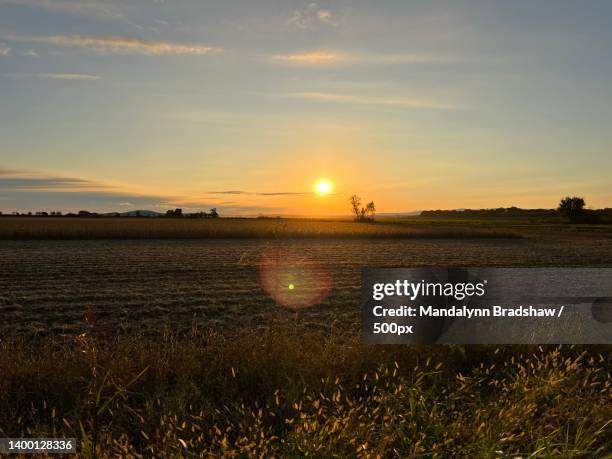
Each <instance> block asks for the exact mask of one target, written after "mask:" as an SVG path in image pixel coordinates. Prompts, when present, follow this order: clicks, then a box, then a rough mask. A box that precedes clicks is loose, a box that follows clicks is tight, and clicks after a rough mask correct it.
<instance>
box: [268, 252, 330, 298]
mask: <svg viewBox="0 0 612 459" xmlns="http://www.w3.org/2000/svg"><path fill="white" fill-rule="evenodd" d="M260 276H261V284H262V287H263V289H264V290H265V291H266V292H267V293H268V295H270V296H271V297H272V299H273V300H274V301H275V302H276V303H277V304H279V305H281V306H285V307H288V308H293V309H299V308H307V307H310V306H315V305H317V304H320V303H321V302H322V301H323V300H324V299H325V298H326V297H327V295H328V294H329V292H330V290H331V288H332V276H331V273H330V272H329V270H328V269H327V268H326V267H325V266H324V265H323V264H321V263H319V262H317V261H316V260H313V259H312V258H310V257H307V256H305V255H301V254H299V253H297V252H295V251H291V250H286V249H273V250H267V251H266V252H264V253H263V254H262V256H261V264H260Z"/></svg>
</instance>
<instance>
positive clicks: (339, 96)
mask: <svg viewBox="0 0 612 459" xmlns="http://www.w3.org/2000/svg"><path fill="white" fill-rule="evenodd" d="M287 96H288V97H294V98H298V99H307V100H313V101H318V102H336V103H346V104H365V105H381V106H389V107H400V108H424V109H433V110H450V109H453V108H456V107H455V106H454V105H452V104H447V103H443V102H438V101H435V100H427V99H407V98H402V97H377V96H362V95H354V94H344V93H331V92H293V93H289V94H287Z"/></svg>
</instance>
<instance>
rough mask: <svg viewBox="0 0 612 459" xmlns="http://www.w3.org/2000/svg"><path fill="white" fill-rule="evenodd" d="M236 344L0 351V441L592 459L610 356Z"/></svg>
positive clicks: (258, 339)
mask: <svg viewBox="0 0 612 459" xmlns="http://www.w3.org/2000/svg"><path fill="white" fill-rule="evenodd" d="M288 330H290V327H280V326H279V327H277V328H275V329H274V330H270V331H268V332H265V333H263V334H259V333H252V332H251V333H246V334H241V335H239V336H231V337H230V336H227V337H224V336H221V335H215V334H201V333H198V332H196V331H193V332H192V333H191V334H187V335H183V336H179V335H176V334H171V333H166V334H164V335H163V336H161V337H160V336H149V337H148V336H144V335H126V336H120V337H116V338H113V339H111V340H110V341H106V342H102V341H98V340H97V339H96V337H95V336H91V335H86V334H84V335H80V336H78V337H77V338H71V339H66V340H65V341H61V340H59V338H55V339H53V338H39V339H37V340H34V341H28V340H26V339H24V338H7V337H4V338H2V339H1V340H0V374H1V375H2V378H0V435H1V436H4V437H11V436H14V437H17V436H29V437H32V436H53V437H56V436H66V437H77V438H79V439H80V441H81V449H82V451H81V454H82V456H83V457H88V456H90V457H91V456H93V455H94V454H93V453H94V451H95V454H96V455H98V457H110V456H123V457H126V456H133V457H138V456H142V455H144V456H147V457H150V456H152V455H154V456H156V457H177V456H184V457H188V456H194V455H197V456H213V457H214V456H217V455H225V456H234V457H236V456H240V457H244V456H247V457H274V456H276V457H301V456H304V455H309V456H316V457H333V456H335V457H347V456H351V457H355V456H357V457H416V456H425V457H457V456H462V457H484V456H496V455H504V456H513V455H521V456H523V457H526V456H528V455H530V454H533V455H534V456H551V455H562V456H565V457H566V456H572V457H574V456H578V457H580V456H583V457H601V456H603V454H604V452H605V451H609V449H608V448H609V445H610V441H611V436H610V433H611V427H612V426H611V425H610V423H611V415H612V413H611V411H610V397H611V396H612V385H611V383H610V381H611V380H610V371H611V370H612V365H611V364H612V360H611V357H610V353H609V347H600V348H596V347H587V348H579V347H563V348H555V347H545V348H541V347H535V346H520V347H518V346H503V347H497V348H496V347H492V346H467V347H463V346H452V347H448V346H431V347H427V346H385V347H375V346H362V345H360V344H359V343H358V342H357V341H356V340H355V339H353V338H347V337H341V336H336V337H331V338H323V337H321V336H319V335H308V334H304V333H303V332H301V333H296V332H293V331H288Z"/></svg>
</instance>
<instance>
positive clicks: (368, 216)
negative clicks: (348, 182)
mask: <svg viewBox="0 0 612 459" xmlns="http://www.w3.org/2000/svg"><path fill="white" fill-rule="evenodd" d="M349 202H350V203H351V209H352V211H353V213H354V214H355V220H356V221H358V222H364V221H372V220H373V219H374V215H375V214H376V205H375V204H374V201H370V202H369V203H368V204H367V205H366V206H365V207H361V198H360V197H359V196H357V195H356V194H354V195H353V196H351V197H350V199H349Z"/></svg>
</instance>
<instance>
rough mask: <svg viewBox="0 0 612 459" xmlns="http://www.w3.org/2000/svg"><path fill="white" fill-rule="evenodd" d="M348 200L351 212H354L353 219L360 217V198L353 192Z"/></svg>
mask: <svg viewBox="0 0 612 459" xmlns="http://www.w3.org/2000/svg"><path fill="white" fill-rule="evenodd" d="M349 202H350V203H351V207H352V209H353V213H354V214H355V220H360V219H361V210H360V207H361V198H360V197H359V196H357V195H356V194H354V195H353V196H351V197H350V199H349Z"/></svg>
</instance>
